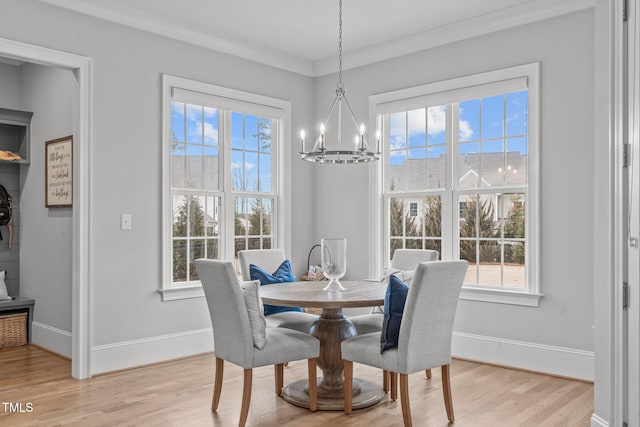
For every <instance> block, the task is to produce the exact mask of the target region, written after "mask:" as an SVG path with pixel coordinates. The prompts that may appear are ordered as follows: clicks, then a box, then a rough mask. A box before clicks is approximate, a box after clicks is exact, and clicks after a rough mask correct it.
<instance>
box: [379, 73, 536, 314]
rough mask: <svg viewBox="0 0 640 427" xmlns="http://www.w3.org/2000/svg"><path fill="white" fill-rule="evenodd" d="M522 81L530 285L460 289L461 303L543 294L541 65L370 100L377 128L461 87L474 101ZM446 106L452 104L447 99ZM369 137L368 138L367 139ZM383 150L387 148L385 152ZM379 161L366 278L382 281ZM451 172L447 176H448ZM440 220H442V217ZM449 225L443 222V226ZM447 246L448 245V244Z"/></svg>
mask: <svg viewBox="0 0 640 427" xmlns="http://www.w3.org/2000/svg"><path fill="white" fill-rule="evenodd" d="M522 78H525V79H526V85H527V90H528V97H527V98H528V111H529V117H528V127H529V147H528V168H529V181H528V192H527V197H528V199H527V200H528V203H527V205H528V206H527V214H526V218H527V224H526V232H527V236H528V243H527V248H526V250H527V251H528V255H529V258H528V260H529V262H528V272H527V275H528V284H529V288H528V289H527V290H526V291H516V290H509V289H504V288H495V289H493V288H486V287H480V286H473V287H471V286H463V288H462V291H461V294H460V299H463V300H471V301H483V302H493V303H501V304H515V305H523V306H533V307H537V306H539V304H540V299H541V298H542V296H543V294H542V292H541V290H542V285H541V283H540V279H541V276H540V231H541V230H540V153H539V149H540V114H541V112H540V63H539V62H535V63H531V64H525V65H519V66H515V67H511V68H504V69H501V70H496V71H489V72H485V73H480V74H474V75H470V76H465V77H459V78H455V79H451V80H445V81H441V82H435V83H428V84H425V85H420V86H415V87H411V88H406V89H400V90H396V91H391V92H386V93H381V94H376V95H372V96H370V97H369V123H378V124H380V115H381V114H384V113H386V112H389V111H391V110H393V109H395V108H398V106H399V105H401V106H402V107H403V108H407V109H411V107H418V106H419V107H424V105H425V103H424V99H425V98H426V97H429V98H430V99H431V100H433V99H434V97H438V96H439V95H438V94H439V93H441V92H449V91H454V90H456V91H457V90H458V89H463V88H467V89H468V88H473V90H474V91H475V92H477V95H478V96H481V95H482V94H483V86H484V88H486V89H487V90H488V92H490V91H491V88H492V87H493V85H494V84H496V83H498V84H499V82H506V83H507V84H509V83H514V84H518V82H519V81H521V80H520V79H522ZM448 102H450V100H448ZM370 138H371V136H370ZM383 150H387V147H383ZM380 163H381V162H378V163H376V164H374V165H373V167H371V168H370V169H369V173H370V182H371V185H370V187H369V189H370V194H369V203H370V210H369V211H370V212H371V216H370V217H371V222H370V227H371V228H370V231H369V233H370V236H371V242H370V245H369V247H370V251H369V277H381V274H382V269H383V267H385V265H384V264H385V263H386V262H387V261H385V260H384V253H385V250H384V247H383V238H384V235H383V231H382V230H383V221H384V218H385V215H386V214H385V213H384V203H383V201H384V198H383V191H382V190H383V173H384V167H385V166H386V165H382V164H380ZM452 173H453V171H449V173H448V175H451V174H452ZM443 220H444V218H443ZM445 226H449V224H445V223H443V227H445ZM444 245H445V242H444V241H443V251H442V252H443V253H442V254H441V257H442V259H450V258H451V254H452V253H453V250H452V248H449V247H447V248H445V246H444ZM447 246H448V245H447Z"/></svg>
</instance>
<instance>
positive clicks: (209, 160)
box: [203, 147, 219, 190]
mask: <svg viewBox="0 0 640 427" xmlns="http://www.w3.org/2000/svg"><path fill="white" fill-rule="evenodd" d="M218 160H219V157H218V149H217V148H214V147H204V171H203V172H204V188H205V189H207V190H217V189H218V185H219V184H218V174H219V171H218Z"/></svg>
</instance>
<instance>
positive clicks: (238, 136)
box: [231, 112, 244, 150]
mask: <svg viewBox="0 0 640 427" xmlns="http://www.w3.org/2000/svg"><path fill="white" fill-rule="evenodd" d="M231 148H235V149H238V150H242V149H243V148H244V116H243V114H241V113H235V112H234V113H231Z"/></svg>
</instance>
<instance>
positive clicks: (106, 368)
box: [91, 328, 213, 375]
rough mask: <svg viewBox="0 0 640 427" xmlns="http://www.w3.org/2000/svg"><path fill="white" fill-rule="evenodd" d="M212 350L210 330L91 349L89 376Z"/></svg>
mask: <svg viewBox="0 0 640 427" xmlns="http://www.w3.org/2000/svg"><path fill="white" fill-rule="evenodd" d="M210 351H213V333H212V330H211V328H207V329H199V330H194V331H187V332H181V333H177V334H169V335H161V336H157V337H150V338H143V339H139V340H131V341H123V342H118V343H114V344H106V345H98V346H94V347H92V348H91V375H96V374H100V373H104V372H110V371H116V370H119V369H126V368H132V367H134V366H141V365H148V364H150V363H157V362H162V361H165V360H171V359H176V358H180V357H186V356H192V355H194V354H201V353H207V352H210Z"/></svg>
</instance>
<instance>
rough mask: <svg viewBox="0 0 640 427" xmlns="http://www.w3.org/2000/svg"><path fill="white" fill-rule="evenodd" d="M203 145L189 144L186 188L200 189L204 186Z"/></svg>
mask: <svg viewBox="0 0 640 427" xmlns="http://www.w3.org/2000/svg"><path fill="white" fill-rule="evenodd" d="M202 160H203V157H202V145H193V144H187V157H186V163H187V173H186V178H185V187H186V188H196V189H200V188H202V186H203V177H204V176H203V170H202Z"/></svg>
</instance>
